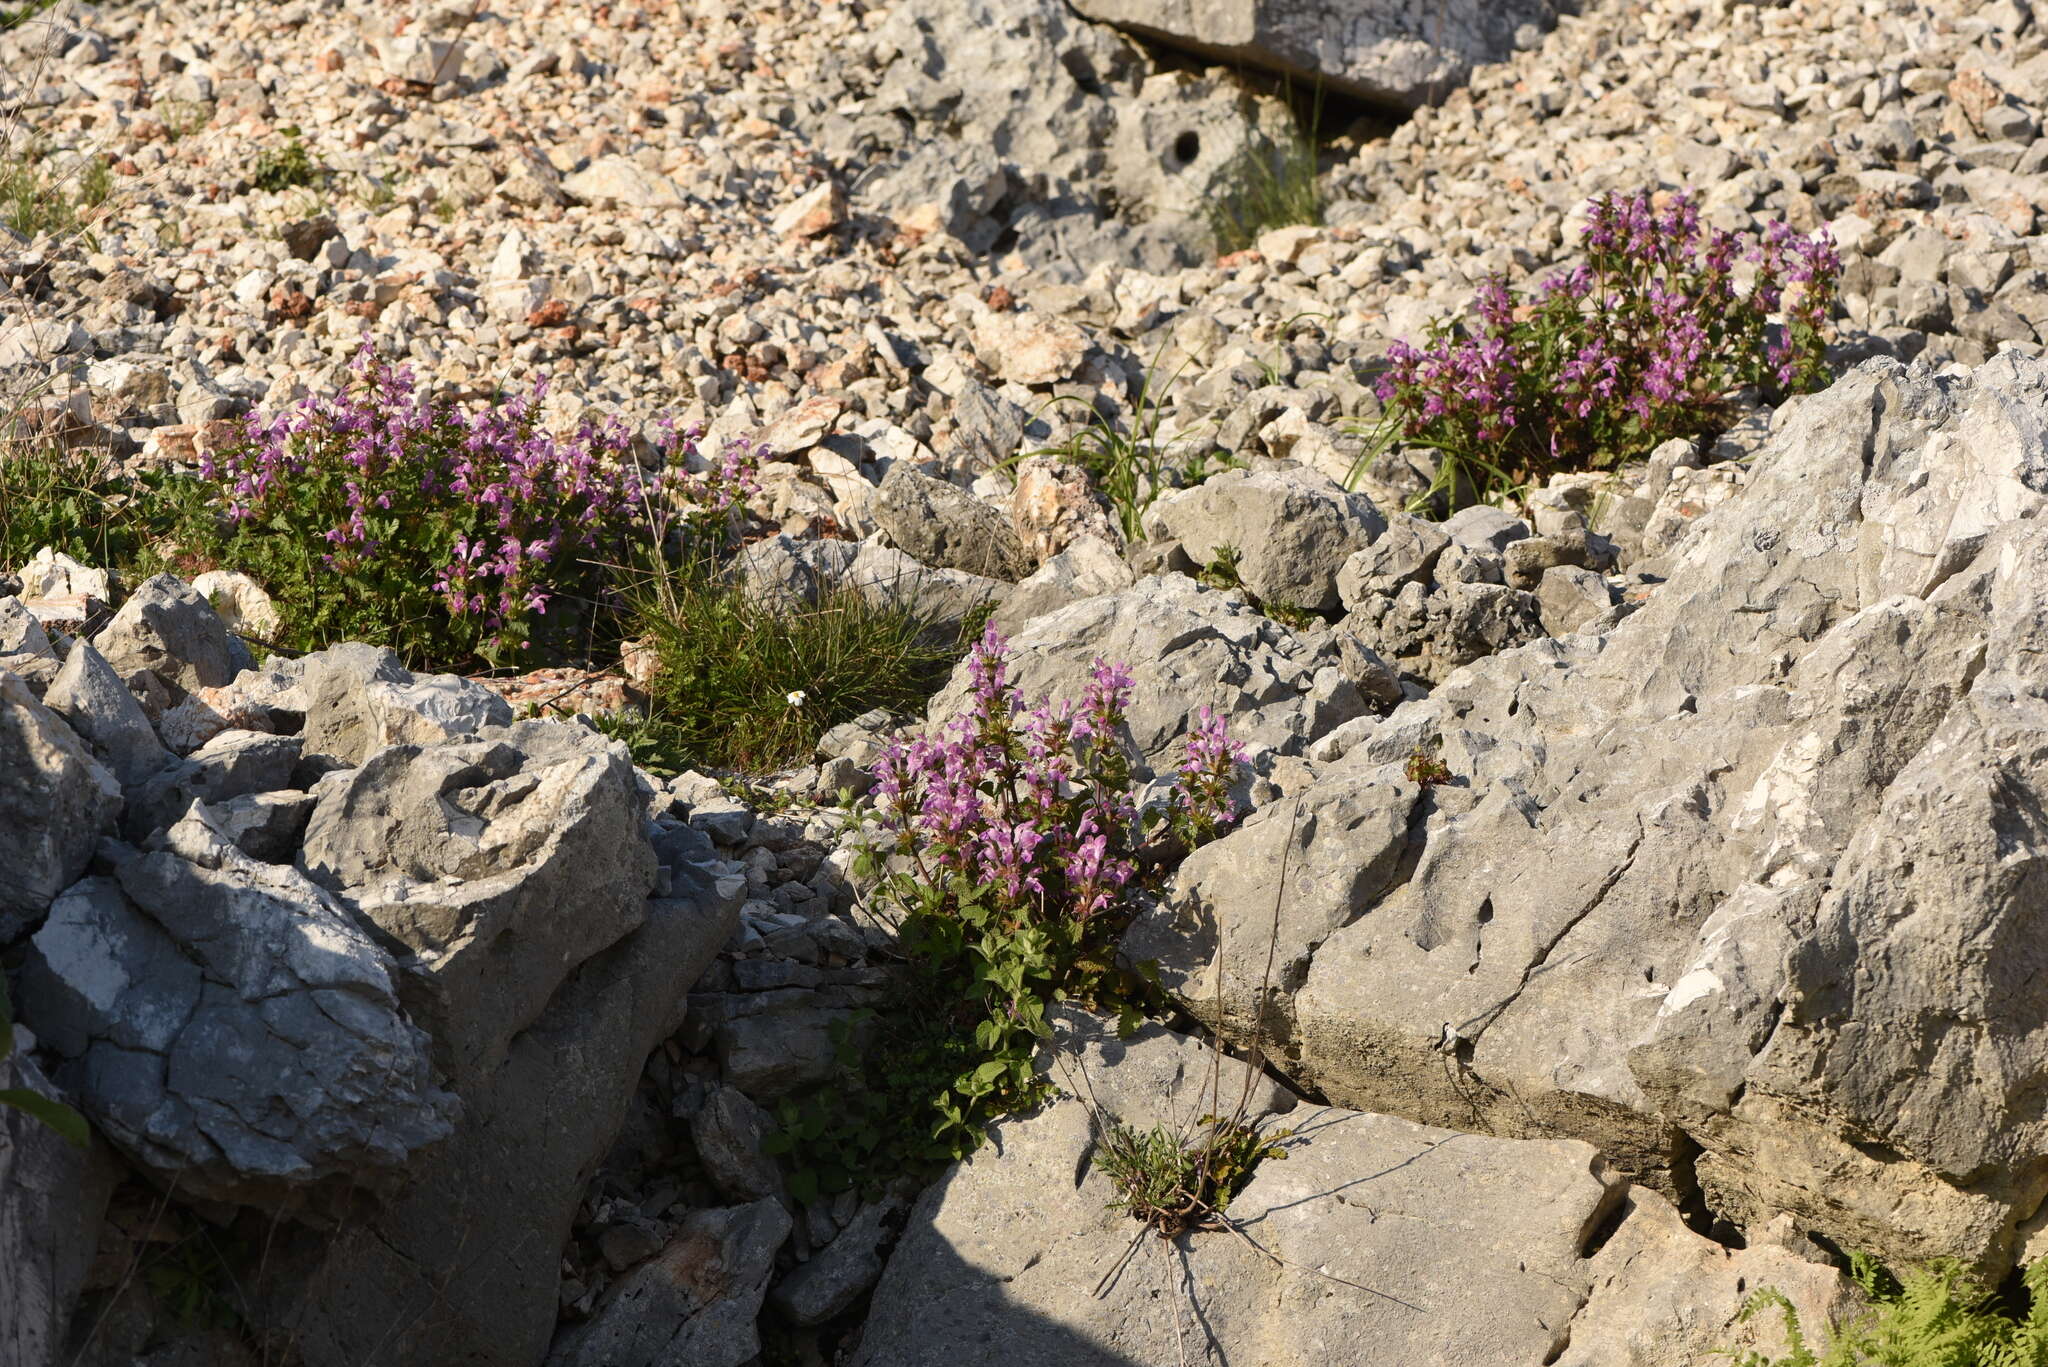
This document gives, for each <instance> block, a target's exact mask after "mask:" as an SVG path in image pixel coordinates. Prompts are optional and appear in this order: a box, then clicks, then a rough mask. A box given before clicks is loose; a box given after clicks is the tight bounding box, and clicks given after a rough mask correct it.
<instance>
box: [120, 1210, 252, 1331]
mask: <svg viewBox="0 0 2048 1367" xmlns="http://www.w3.org/2000/svg"><path fill="white" fill-rule="evenodd" d="M223 1244H226V1245H227V1246H228V1251H233V1252H236V1253H239V1252H240V1249H239V1248H238V1247H237V1246H236V1245H235V1242H234V1240H233V1238H232V1236H230V1235H228V1234H227V1233H226V1232H225V1231H216V1230H210V1229H207V1228H205V1227H203V1226H195V1227H194V1228H193V1229H192V1230H191V1232H190V1233H188V1234H186V1235H185V1237H184V1238H182V1239H180V1240H178V1241H177V1242H176V1243H174V1244H172V1245H170V1246H169V1247H168V1248H165V1249H164V1250H163V1251H162V1252H159V1253H157V1254H155V1255H154V1256H152V1257H151V1258H150V1259H149V1261H148V1263H147V1264H145V1265H144V1267H143V1269H142V1277H143V1281H144V1282H145V1283H146V1284H147V1285H148V1287H149V1293H150V1295H151V1297H153V1298H154V1299H155V1301H156V1303H157V1305H158V1306H159V1307H160V1308H161V1309H162V1310H163V1311H164V1313H165V1314H167V1315H168V1316H169V1317H170V1319H171V1321H172V1322H173V1323H174V1324H176V1325H177V1326H178V1327H179V1328H180V1329H186V1330H193V1329H233V1330H242V1329H245V1328H246V1327H247V1321H246V1320H245V1318H244V1317H243V1314H242V1311H241V1308H240V1300H241V1298H240V1296H239V1294H238V1293H237V1291H236V1284H235V1274H234V1269H233V1267H232V1266H231V1265H230V1262H229V1258H228V1256H227V1252H225V1251H223V1247H222V1246H223Z"/></svg>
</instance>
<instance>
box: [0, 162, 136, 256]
mask: <svg viewBox="0 0 2048 1367" xmlns="http://www.w3.org/2000/svg"><path fill="white" fill-rule="evenodd" d="M112 184H113V172H112V171H111V170H110V169H109V167H108V166H107V163H106V162H105V161H104V160H103V159H101V158H99V157H96V156H89V157H86V158H85V159H84V160H83V164H82V165H81V166H80V168H79V170H78V172H77V173H76V175H75V176H70V177H67V176H64V175H60V174H54V173H52V172H51V171H50V170H49V169H48V165H47V162H46V160H45V158H44V157H43V155H42V154H41V152H40V151H38V150H37V149H36V148H34V147H29V148H27V149H26V150H24V151H22V152H21V153H20V154H18V155H14V156H0V223H5V224H6V225H7V226H8V227H10V228H12V229H13V230H14V231H15V232H17V233H20V234H21V235H22V236H23V237H31V238H32V237H35V236H36V235H38V234H40V233H48V234H50V235H51V236H53V237H56V236H62V235H64V234H66V233H71V232H76V231H77V230H78V228H79V227H80V224H81V218H80V211H81V210H90V209H96V208H98V207H99V206H100V205H101V204H103V203H105V202H106V199H107V195H108V193H109V190H110V188H111V186H112Z"/></svg>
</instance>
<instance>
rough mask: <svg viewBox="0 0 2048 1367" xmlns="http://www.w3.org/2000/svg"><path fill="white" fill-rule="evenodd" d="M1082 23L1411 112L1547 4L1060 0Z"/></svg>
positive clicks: (1507, 44)
mask: <svg viewBox="0 0 2048 1367" xmlns="http://www.w3.org/2000/svg"><path fill="white" fill-rule="evenodd" d="M1069 3H1071V4H1072V5H1073V6H1074V9H1075V10H1076V11H1078V12H1079V13H1081V14H1085V15H1086V16H1088V17H1089V18H1090V19H1100V20H1102V21H1103V22H1104V23H1109V24H1115V25H1116V26H1117V27H1119V28H1124V29H1129V30H1130V31H1131V32H1133V33H1137V34H1142V35H1143V36H1145V37H1147V38H1154V39H1157V40H1159V41H1160V42H1164V43H1171V44H1172V45H1174V46H1175V47H1182V48H1186V49H1188V50H1189V51H1192V52H1199V53H1201V54H1202V55H1204V56H1207V57H1214V58H1217V59H1219V60H1222V61H1227V62H1244V63H1249V64H1251V65H1255V66H1262V67H1266V68H1269V69H1271V70H1274V71H1279V72H1284V73H1286V74H1287V75H1289V76H1292V77H1294V78H1295V79H1297V80H1299V81H1301V82H1303V83H1305V84H1310V83H1312V84H1314V85H1316V86H1318V87H1326V88H1328V89H1330V90H1336V91H1342V92H1343V93H1345V94H1347V95H1355V96H1357V97H1359V98H1361V99H1367V100H1378V101H1380V102H1382V103H1386V104H1392V105H1399V106H1401V107H1403V108H1408V109H1413V108H1415V107H1417V106H1418V105H1423V104H1433V103H1435V102H1436V101H1438V100H1441V99H1442V98H1443V97H1444V96H1445V95H1447V94H1449V93H1450V91H1451V89H1452V88H1453V87H1454V86H1456V85H1458V84H1459V83H1460V82H1462V81H1463V80H1464V78H1465V76H1466V74H1467V73H1468V72H1470V71H1471V69H1472V68H1473V67H1474V66H1476V65H1478V64H1480V63H1482V62H1494V61H1499V60H1500V59H1501V58H1502V57H1505V56H1506V55H1507V54H1508V53H1509V52H1511V51H1513V50H1514V42H1515V30H1516V29H1517V28H1519V27H1521V26H1522V25H1523V24H1548V23H1549V22H1550V21H1551V20H1552V19H1554V18H1555V17H1556V9H1555V7H1554V6H1552V5H1551V4H1549V3H1547V0H1506V3H1502V2H1501V0H1447V3H1442V4H1437V3H1430V2H1429V0H1367V3H1359V0H1069Z"/></svg>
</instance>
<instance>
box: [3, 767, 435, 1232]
mask: <svg viewBox="0 0 2048 1367" xmlns="http://www.w3.org/2000/svg"><path fill="white" fill-rule="evenodd" d="M393 979H394V974H393V971H392V965H391V960H390V958H389V956H388V955H386V954H385V953H384V952H383V951H382V950H381V949H379V948H378V947H377V945H376V944H375V943H374V942H373V941H372V940H371V939H370V937H369V936H368V935H366V934H365V933H364V932H363V931H362V930H361V929H359V928H358V927H357V925H356V923H355V921H354V920H353V919H352V918H351V917H350V916H349V915H348V914H347V913H346V912H345V911H343V910H342V908H341V907H340V906H338V905H337V904H336V903H335V901H334V899H333V898H332V897H330V896H329V895H328V894H326V893H324V892H323V891H322V890H321V889H320V888H318V887H316V886H315V885H314V884H313V883H311V882H309V881H308V880H307V879H306V878H305V877H304V876H303V875H300V874H298V873H296V872H294V871H293V870H291V869H289V868H283V867H280V866H278V865H274V864H263V863H258V862H257V861H255V860H253V859H250V858H249V857H248V856H247V855H244V854H242V853H241V851H239V850H237V849H236V848H235V847H234V846H233V845H232V844H230V843H229V842H228V841H227V840H226V839H225V838H224V837H223V836H222V835H221V834H220V833H219V832H218V831H217V830H215V829H214V828H213V826H212V825H211V824H210V823H209V822H208V820H207V819H206V816H205V813H204V809H203V808H202V809H199V810H197V811H195V812H194V813H193V814H192V815H191V816H188V817H186V818H185V819H184V820H182V821H180V822H179V823H178V824H177V825H175V826H173V827H172V828H171V829H170V830H169V831H168V832H166V834H165V836H164V839H163V847H162V848H160V849H157V850H154V851H152V852H151V853H148V854H137V855H133V856H131V857H129V858H127V859H126V860H125V861H124V862H122V863H121V864H120V865H119V866H118V869H117V872H116V875H115V876H114V877H112V878H106V877H96V878H88V879H85V880H83V881H82V882H79V883H77V884H75V885H73V886H72V887H71V888H70V889H68V890H67V891H66V892H65V893H64V895H63V896H61V897H59V898H58V899H57V900H56V903H55V904H54V905H53V906H52V907H51V908H50V915H49V919H48V921H47V922H45V924H44V925H43V928H42V929H41V930H39V931H38V932H37V933H36V935H35V937H34V939H33V940H31V941H30V948H29V955H28V959H27V962H26V963H25V964H24V965H23V968H22V976H21V987H22V1015H23V1017H24V1019H27V1020H29V1021H32V1022H33V1023H34V1024H35V1027H36V1029H37V1030H38V1031H39V1032H40V1034H41V1036H42V1039H43V1041H44V1043H45V1044H46V1045H47V1046H48V1047H49V1048H50V1049H51V1050H52V1051H53V1052H54V1053H55V1054H56V1055H57V1056H58V1057H59V1058H61V1059H62V1060H63V1063H62V1064H61V1066H60V1067H59V1068H58V1069H57V1072H56V1079H57V1081H59V1082H60V1083H62V1084H63V1085H64V1086H66V1087H67V1088H68V1089H70V1090H71V1091H72V1092H73V1093H74V1094H75V1095H76V1096H77V1098H78V1101H79V1105H80V1106H81V1108H82V1109H83V1110H84V1111H85V1113H86V1114H87V1115H88V1116H89V1117H90V1118H91V1120H92V1121H93V1123H94V1125H95V1126H96V1127H97V1128H98V1129H99V1130H100V1131H101V1132H102V1133H104V1134H105V1135H106V1136H107V1137H108V1138H109V1139H110V1140H112V1141H113V1142H114V1144H115V1145H116V1146H118V1147H119V1148H120V1149H121V1150H122V1151H123V1152H125V1153H126V1154H127V1155H128V1156H129V1157H130V1158H131V1159H133V1160H134V1161H135V1162H137V1163H138V1164H140V1165H141V1166H142V1167H144V1168H145V1169H147V1170H149V1171H152V1172H154V1173H156V1174H158V1175H159V1176H161V1177H162V1178H163V1179H164V1180H166V1181H175V1183H176V1185H177V1189H178V1190H179V1191H180V1192H181V1193H184V1194H186V1195H188V1196H191V1197H196V1198H203V1199H207V1200H216V1201H231V1202H241V1203H247V1204H257V1205H264V1206H269V1207H272V1208H276V1209H292V1208H296V1207H299V1206H302V1205H305V1204H306V1203H307V1201H308V1199H309V1198H310V1197H312V1196H315V1195H320V1194H324V1193H322V1192H320V1191H319V1190H318V1189H320V1188H334V1187H347V1186H353V1185H368V1186H377V1185H390V1184H393V1183H395V1182H396V1181H397V1179H399V1178H400V1177H401V1176H403V1175H405V1173H406V1172H407V1168H408V1165H409V1164H410V1163H411V1162H412V1161H413V1160H414V1159H415V1158H416V1156H417V1155H418V1154H419V1152H420V1151H421V1150H422V1149H424V1148H426V1147H428V1146H430V1145H432V1144H434V1143H436V1142H437V1141H439V1140H441V1139H444V1138H446V1137H447V1135H448V1134H449V1132H450V1130H451V1129H452V1126H453V1121H454V1118H455V1114H456V1103H455V1099H454V1098H453V1097H451V1096H450V1095H448V1093H446V1092H444V1091H443V1090H441V1088H440V1087H439V1086H437V1085H436V1083H435V1080H434V1078H433V1076H432V1073H431V1069H430V1067H429V1064H428V1057H427V1041H426V1038H425V1036H424V1035H423V1034H422V1033H421V1031H420V1030H419V1029H418V1028H417V1027H416V1026H414V1025H413V1024H412V1022H411V1021H409V1020H408V1019H407V1018H406V1016H405V1014H404V1012H403V1011H402V1010H401V1008H400V1006H399V1001H398V991H397V986H396V984H395V982H394V981H393Z"/></svg>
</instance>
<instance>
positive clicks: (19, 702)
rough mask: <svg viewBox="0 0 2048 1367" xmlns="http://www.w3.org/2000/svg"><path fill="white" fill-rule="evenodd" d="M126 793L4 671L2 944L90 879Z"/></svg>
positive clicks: (0, 684) (0, 724)
mask: <svg viewBox="0 0 2048 1367" xmlns="http://www.w3.org/2000/svg"><path fill="white" fill-rule="evenodd" d="M120 810H121V787H120V784H119V783H117V782H116V781H115V778H114V776H113V775H112V774H111V773H109V772H108V771H107V770H106V769H105V768H104V767H102V766H101V765H100V763H99V762H98V761H97V760H95V759H94V758H93V757H92V756H91V754H89V753H88V752H87V751H86V748H85V746H84V744H83V743H81V742H80V740H79V739H78V737H77V736H76V735H75V734H74V733H73V732H72V730H71V728H70V727H68V726H66V725H65V724H64V722H63V721H62V720H61V719H60V718H58V717H57V716H56V715H55V714H54V713H52V712H51V711H50V710H49V709H48V708H46V707H44V706H43V705H42V704H41V703H40V702H38V701H36V699H35V697H34V696H33V695H32V694H31V693H30V692H29V691H28V686H27V685H26V684H24V683H23V682H22V681H21V679H20V678H19V677H17V676H16V675H14V674H12V673H10V672H9V671H7V670H4V669H0V944H6V943H7V942H9V941H11V940H13V939H14V938H15V937H17V936H18V935H20V934H21V932H22V931H24V930H26V929H28V927H29V926H31V925H32V924H34V922H35V920H36V918H38V917H40V916H41V915H42V914H43V911H44V909H45V908H47V907H48V906H49V905H50V899H52V898H53V897H55V896H56V895H57V894H58V893H60V892H62V891H63V890H64V889H65V887H66V886H67V885H69V884H70V883H71V881H72V880H73V879H75V878H77V877H78V875H79V874H81V873H83V872H85V866H86V863H87V861H89V860H90V859H91V858H92V851H93V846H94V845H95V844H96V843H98V841H99V838H100V835H101V834H102V832H104V831H106V830H107V829H108V828H109V827H110V826H111V825H112V824H113V820H114V818H115V816H116V815H118V814H119V812H120Z"/></svg>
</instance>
